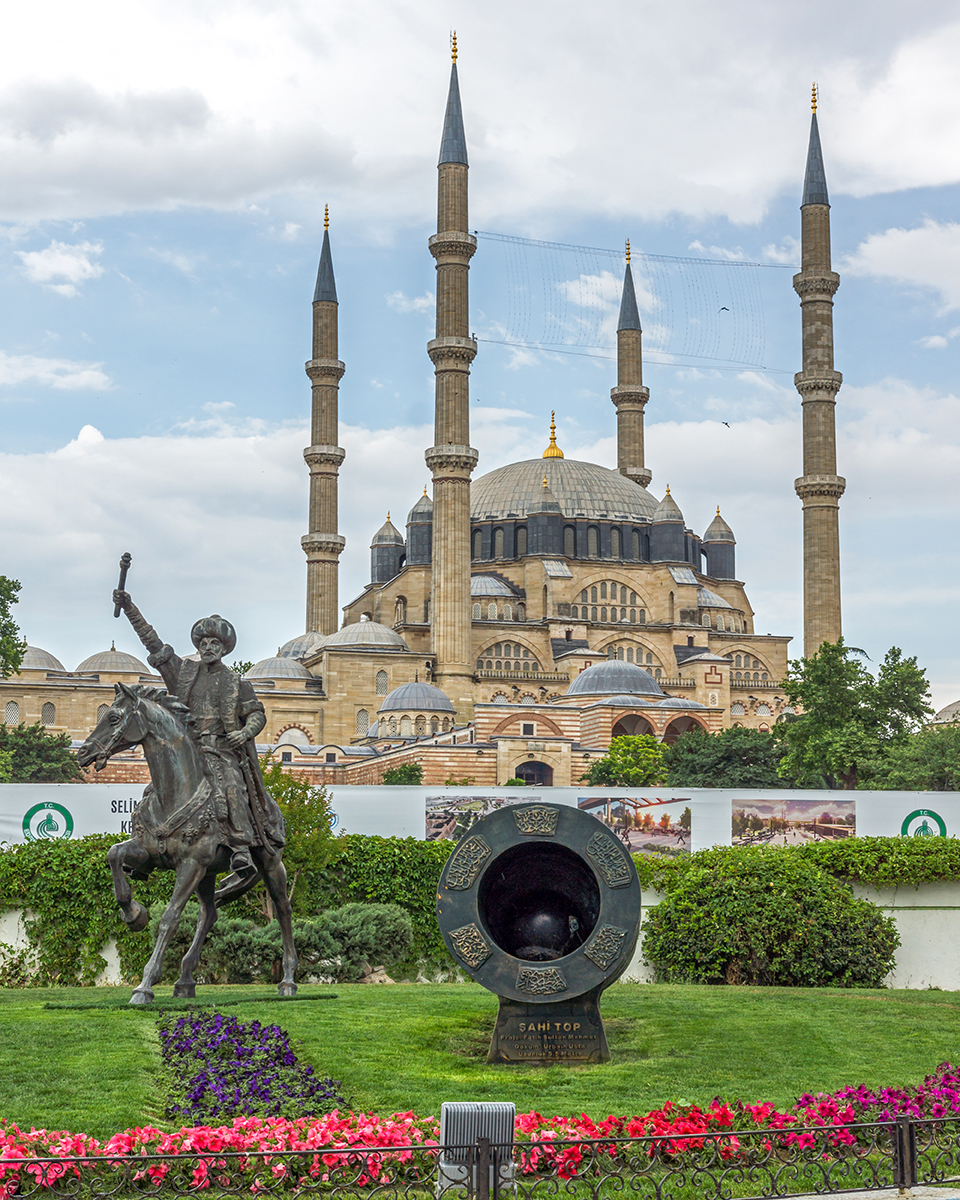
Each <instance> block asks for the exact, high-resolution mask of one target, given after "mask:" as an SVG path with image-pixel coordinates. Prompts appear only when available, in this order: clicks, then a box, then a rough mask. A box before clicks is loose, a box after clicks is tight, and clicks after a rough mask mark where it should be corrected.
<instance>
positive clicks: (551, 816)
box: [513, 805, 560, 837]
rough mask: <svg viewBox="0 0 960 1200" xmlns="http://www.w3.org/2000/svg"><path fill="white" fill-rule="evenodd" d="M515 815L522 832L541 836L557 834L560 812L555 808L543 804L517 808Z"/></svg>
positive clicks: (518, 827)
mask: <svg viewBox="0 0 960 1200" xmlns="http://www.w3.org/2000/svg"><path fill="white" fill-rule="evenodd" d="M513 815H514V817H515V819H516V822H517V829H518V830H519V831H520V832H521V833H534V834H538V835H539V836H540V837H555V836H556V832H557V817H558V816H559V815H560V814H559V813H558V812H557V810H556V809H555V808H546V807H544V806H543V805H537V806H536V807H535V808H515V809H514V810H513Z"/></svg>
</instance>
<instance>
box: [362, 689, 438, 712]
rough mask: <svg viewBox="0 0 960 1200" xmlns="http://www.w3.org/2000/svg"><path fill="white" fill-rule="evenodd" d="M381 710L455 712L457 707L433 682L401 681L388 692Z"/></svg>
mask: <svg viewBox="0 0 960 1200" xmlns="http://www.w3.org/2000/svg"><path fill="white" fill-rule="evenodd" d="M379 711H380V712H382V713H384V712H408V713H427V712H442V713H453V712H456V709H455V708H454V707H453V705H452V704H451V702H450V698H449V697H448V696H445V695H444V694H443V692H441V691H440V689H439V688H438V687H434V686H433V684H432V683H401V685H400V686H399V687H398V688H394V689H393V691H392V692H388V693H387V695H386V696H384V698H383V703H382V704H381V705H380V710H379Z"/></svg>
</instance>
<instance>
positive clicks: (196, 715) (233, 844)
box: [113, 589, 285, 887]
mask: <svg viewBox="0 0 960 1200" xmlns="http://www.w3.org/2000/svg"><path fill="white" fill-rule="evenodd" d="M113 601H114V604H118V605H119V606H120V607H121V608H122V609H123V611H124V612H125V613H126V614H127V618H128V620H129V621H130V624H131V625H132V626H133V628H134V631H135V632H136V634H137V636H138V637H139V638H140V641H141V642H142V643H143V644H144V646H145V647H146V648H147V650H148V651H149V657H148V658H147V662H148V663H149V664H150V666H151V667H154V668H156V669H157V670H159V672H160V674H161V675H162V676H163V681H164V683H165V684H166V685H167V690H168V691H169V692H171V693H172V694H173V695H175V696H176V697H177V699H178V700H180V701H181V702H182V703H184V704H185V705H186V706H187V707H188V708H189V710H190V715H191V717H192V718H193V719H192V721H191V722H190V733H191V735H192V736H193V738H194V739H195V740H196V742H197V744H198V745H199V747H200V749H201V751H202V752H203V754H204V762H205V765H206V769H207V774H208V776H209V778H210V779H211V781H212V782H213V784H214V790H215V794H216V807H217V816H218V819H219V822H220V826H221V829H222V830H223V832H224V841H225V844H226V845H227V846H228V847H229V848H230V850H231V852H232V854H231V859H230V870H231V871H232V872H233V874H234V875H235V876H236V877H237V879H238V881H245V880H247V879H250V878H251V877H252V875H254V874H256V867H255V866H254V865H253V860H252V858H251V855H250V850H251V847H257V846H263V847H264V848H265V849H266V850H267V851H268V852H271V853H272V852H275V851H276V850H279V849H281V848H282V847H283V844H284V840H285V831H284V824H283V817H282V816H281V814H280V811H279V809H278V808H277V806H276V803H275V802H274V800H273V798H272V797H271V796H270V795H269V794H268V793H267V791H266V789H265V788H264V784H263V777H262V776H261V774H260V765H259V762H258V760H257V754H256V748H255V744H254V743H255V739H256V736H257V734H258V733H259V732H260V731H261V729H263V727H264V726H265V725H266V723H267V718H266V714H265V713H264V710H263V705H262V704H261V703H260V701H259V700H258V699H257V697H256V695H255V693H254V690H253V687H252V685H251V684H249V683H248V682H247V681H246V680H245V679H241V678H240V677H239V676H238V675H237V673H236V672H235V671H232V670H230V668H229V667H226V666H224V664H223V663H222V662H221V659H222V658H223V656H224V655H225V654H230V653H231V651H232V650H233V648H234V647H235V646H236V644H237V634H236V630H235V629H234V628H233V626H232V625H231V624H230V622H229V621H227V620H224V618H223V617H221V616H218V615H216V614H214V615H213V616H212V617H204V618H203V619H202V620H199V621H197V623H196V624H195V625H194V627H193V628H192V629H191V630H190V640H191V641H192V642H193V644H194V646H195V647H196V648H197V651H198V654H199V660H200V661H199V662H198V661H196V659H189V658H188V659H182V658H180V657H179V655H177V654H176V653H175V652H174V650H173V647H172V646H168V645H166V644H164V643H163V642H162V641H161V640H160V638H159V637H158V636H157V632H156V630H155V629H154V628H153V627H152V626H151V625H148V624H147V622H146V620H145V619H144V617H143V615H142V614H141V612H140V610H139V609H138V608H137V607H136V605H135V604H134V603H133V601H132V600H131V599H130V595H129V593H127V592H125V591H120V590H119V589H118V590H117V591H115V592H114V593H113ZM224 882H226V881H224ZM222 886H223V884H221V887H222Z"/></svg>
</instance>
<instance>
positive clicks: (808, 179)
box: [800, 84, 830, 208]
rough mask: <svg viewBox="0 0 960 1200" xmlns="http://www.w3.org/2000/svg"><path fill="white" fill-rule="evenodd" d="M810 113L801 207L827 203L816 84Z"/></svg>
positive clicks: (828, 200) (828, 201)
mask: <svg viewBox="0 0 960 1200" xmlns="http://www.w3.org/2000/svg"><path fill="white" fill-rule="evenodd" d="M811 108H812V109H813V112H812V113H811V115H810V141H809V143H808V145H807V169H806V171H805V172H804V175H803V199H802V200H801V201H800V206H801V208H802V207H804V206H806V205H807V204H829V203H830V199H829V197H828V195H827V173H826V171H824V169H823V151H822V150H821V148H820V127H819V126H818V125H817V85H816V84H814V85H813V97H812V101H811Z"/></svg>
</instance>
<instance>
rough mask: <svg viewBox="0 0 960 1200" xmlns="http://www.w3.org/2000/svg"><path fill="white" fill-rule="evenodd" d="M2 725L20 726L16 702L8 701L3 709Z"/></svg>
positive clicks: (18, 706) (18, 708)
mask: <svg viewBox="0 0 960 1200" xmlns="http://www.w3.org/2000/svg"><path fill="white" fill-rule="evenodd" d="M3 723H4V725H19V724H20V705H19V704H18V703H17V702H16V700H8V701H7V703H6V705H5V706H4V709H3Z"/></svg>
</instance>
